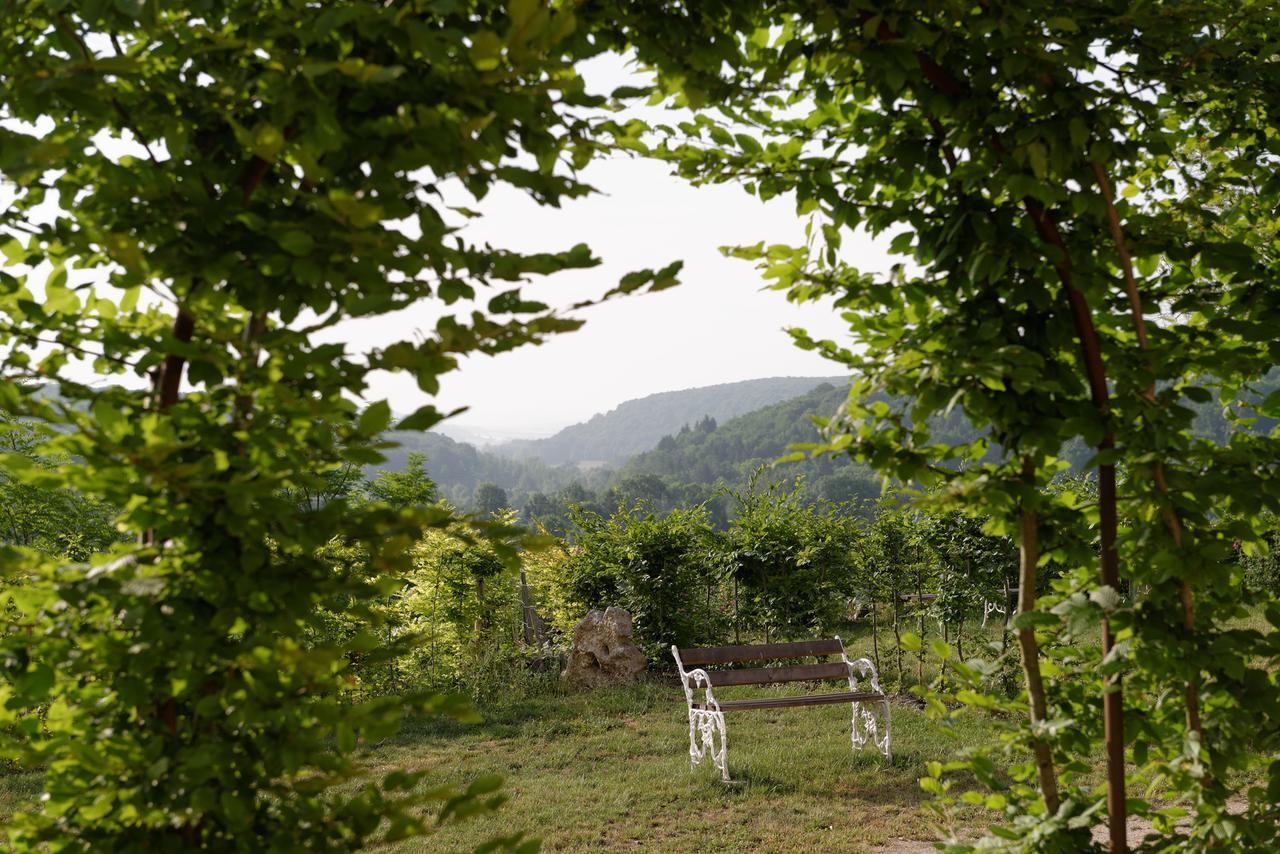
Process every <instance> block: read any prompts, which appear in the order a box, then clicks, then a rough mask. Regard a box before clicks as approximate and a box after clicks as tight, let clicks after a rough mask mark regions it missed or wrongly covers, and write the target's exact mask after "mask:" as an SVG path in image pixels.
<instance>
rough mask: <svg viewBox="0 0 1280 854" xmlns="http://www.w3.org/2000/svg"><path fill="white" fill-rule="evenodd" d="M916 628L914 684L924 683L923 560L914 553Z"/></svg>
mask: <svg viewBox="0 0 1280 854" xmlns="http://www.w3.org/2000/svg"><path fill="white" fill-rule="evenodd" d="M916 628H917V630H918V631H919V632H920V651H919V652H917V653H916V684H917V685H923V684H924V562H923V561H921V560H920V555H919V554H917V555H916Z"/></svg>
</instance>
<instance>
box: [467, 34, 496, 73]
mask: <svg viewBox="0 0 1280 854" xmlns="http://www.w3.org/2000/svg"><path fill="white" fill-rule="evenodd" d="M504 46H505V44H504V42H503V41H502V37H501V36H499V35H498V34H497V33H495V32H492V31H490V30H480V31H479V32H477V33H475V34H474V35H473V36H472V37H471V51H470V55H471V64H472V65H474V66H475V67H476V68H477V69H478V70H480V71H493V70H494V69H495V68H497V67H498V65H499V63H500V62H501V60H502V49H503V47H504Z"/></svg>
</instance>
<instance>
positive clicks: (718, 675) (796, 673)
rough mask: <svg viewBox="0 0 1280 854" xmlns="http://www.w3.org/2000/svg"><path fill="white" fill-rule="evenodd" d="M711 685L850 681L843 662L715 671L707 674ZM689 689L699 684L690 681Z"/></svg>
mask: <svg viewBox="0 0 1280 854" xmlns="http://www.w3.org/2000/svg"><path fill="white" fill-rule="evenodd" d="M707 675H708V676H710V677H711V685H712V687H715V688H723V687H725V686H728V685H773V684H776V683H779V682H809V681H817V680H821V679H848V678H849V668H848V667H847V666H846V665H845V663H844V662H843V661H836V662H833V663H830V664H793V665H789V666H786V667H747V668H743V669H741V670H713V671H711V672H710V673H708V674H707ZM689 687H691V688H696V687H698V686H697V683H696V682H694V680H692V679H691V680H689Z"/></svg>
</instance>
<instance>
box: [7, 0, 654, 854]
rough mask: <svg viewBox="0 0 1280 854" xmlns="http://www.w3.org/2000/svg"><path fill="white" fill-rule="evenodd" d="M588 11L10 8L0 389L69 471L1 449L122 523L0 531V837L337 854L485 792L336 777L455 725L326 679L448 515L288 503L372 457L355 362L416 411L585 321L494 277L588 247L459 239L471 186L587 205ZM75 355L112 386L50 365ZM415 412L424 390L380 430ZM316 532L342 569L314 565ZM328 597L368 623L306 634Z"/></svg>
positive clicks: (375, 457) (488, 782)
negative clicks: (409, 387) (367, 745)
mask: <svg viewBox="0 0 1280 854" xmlns="http://www.w3.org/2000/svg"><path fill="white" fill-rule="evenodd" d="M592 29H593V26H592V25H591V22H590V20H589V19H586V18H583V19H579V18H578V17H577V16H575V14H574V12H573V11H572V10H571V9H568V8H559V9H555V10H551V9H547V8H544V7H542V6H539V5H536V4H531V3H512V4H511V5H510V8H508V5H507V3H505V2H490V0H476V2H468V3H463V4H444V5H443V6H440V7H438V8H437V7H431V8H427V7H423V6H421V5H419V4H384V3H367V2H349V3H342V4H326V5H324V6H323V7H311V6H306V7H304V6H302V5H299V4H297V3H294V2H288V0H269V2H260V0H253V2H249V0H226V2H212V3H202V4H198V5H196V6H192V5H191V4H188V3H176V2H170V0H156V2H148V3H114V4H108V3H83V4H56V3H42V2H34V0H32V2H23V3H21V4H19V5H18V6H15V7H12V8H10V9H9V10H8V12H7V14H6V24H5V26H4V27H3V28H2V29H0V56H4V57H5V60H6V62H5V67H6V69H7V72H6V78H5V82H4V85H3V87H0V114H2V115H3V116H4V119H5V122H4V127H3V128H0V150H2V151H3V155H2V156H0V170H3V175H4V178H5V181H6V185H7V187H6V192H7V193H11V194H12V201H10V202H9V204H8V206H7V209H6V210H5V212H4V213H3V214H0V232H2V233H3V235H4V237H3V238H2V239H0V246H2V247H3V251H4V253H5V255H6V256H7V258H8V261H9V263H10V267H9V268H8V271H6V272H4V273H0V318H3V320H0V353H3V370H4V373H3V377H4V378H3V381H0V409H3V410H4V411H6V412H9V413H12V414H13V415H15V416H17V417H20V418H27V419H32V420H35V421H43V422H46V423H50V424H55V425H57V426H58V428H59V430H60V432H59V433H58V434H57V435H56V436H55V437H53V438H51V439H50V440H49V443H48V446H49V454H50V456H52V457H54V458H56V459H59V460H61V461H62V462H61V463H60V464H58V465H56V466H53V467H44V466H40V465H37V464H36V463H34V462H33V461H31V460H29V459H27V458H25V457H23V456H21V455H14V454H8V455H6V456H5V457H4V458H3V462H4V467H5V469H6V471H7V472H9V473H10V474H12V475H13V477H14V478H15V479H18V480H21V481H23V482H26V483H31V484H35V485H39V486H42V487H45V486H47V487H50V488H74V489H75V490H76V491H77V493H78V494H82V495H85V496H88V497H90V498H93V499H95V500H99V501H103V502H105V503H106V504H107V505H108V506H111V507H115V508H119V512H118V515H117V516H116V518H115V520H114V521H115V524H116V525H118V526H119V527H120V528H121V530H123V531H125V532H127V535H128V538H129V539H128V541H127V542H123V543H120V544H118V545H116V546H115V547H114V548H113V549H112V550H111V551H110V553H108V554H106V555H103V556H101V557H98V558H94V559H93V561H92V564H93V565H92V567H87V566H84V565H82V564H74V563H73V564H66V563H64V562H63V561H60V560H58V559H53V558H46V557H42V556H40V555H38V554H33V553H32V552H30V551H27V550H21V549H13V548H5V549H4V550H2V551H0V567H2V568H3V571H4V573H5V576H6V578H8V579H14V578H19V577H20V578H22V579H23V580H25V581H26V582H27V584H26V586H24V587H23V588H22V595H21V596H17V595H14V594H13V592H12V591H13V589H12V588H6V589H5V592H4V593H3V596H4V598H5V603H4V604H5V608H4V609H3V610H2V611H0V613H3V614H4V619H5V620H6V621H7V623H8V626H7V631H6V632H5V633H4V635H3V638H2V640H0V644H2V645H3V649H2V650H0V653H2V654H0V658H3V659H4V660H5V661H10V662H17V665H15V666H14V667H9V668H6V669H5V671H4V674H3V676H0V680H2V681H0V694H2V695H3V704H2V705H3V719H2V720H3V722H4V723H5V724H9V723H13V724H15V725H16V726H17V728H18V729H17V731H18V732H20V733H21V734H23V735H24V736H25V737H26V738H25V741H23V742H22V743H20V744H18V745H17V746H16V747H14V746H12V745H6V747H5V749H6V751H7V752H14V751H16V752H17V753H19V754H21V756H20V758H22V759H23V760H24V761H26V762H28V763H39V764H41V765H43V766H44V767H45V768H46V772H45V774H46V792H47V795H46V797H44V798H43V799H42V801H41V807H40V809H39V810H38V811H35V812H30V813H22V814H19V815H18V816H15V817H14V819H13V821H12V823H11V824H10V826H9V827H8V828H6V830H7V832H8V834H9V837H8V842H9V844H10V845H12V846H15V847H16V848H18V849H22V850H35V849H41V850H43V849H44V848H45V847H46V846H49V847H54V848H59V849H71V850H96V849H135V848H143V847H154V848H169V849H171V848H179V847H182V848H202V847H207V848H216V849H239V850H267V849H272V850H275V849H279V850H284V849H290V850H294V849H325V850H336V849H345V850H355V849H361V848H364V847H365V846H366V845H367V844H371V843H372V842H374V841H376V840H377V839H378V838H379V837H383V836H389V837H391V838H397V837H403V836H408V835H413V834H418V833H423V832H426V830H427V829H428V828H429V826H430V825H431V824H432V822H431V820H430V819H429V818H426V817H423V816H422V815H421V813H420V812H417V811H416V807H417V806H418V805H421V804H422V803H423V802H424V801H431V800H433V799H439V798H441V797H443V798H445V800H444V801H442V802H440V801H437V802H438V803H441V804H443V806H442V809H441V810H440V812H439V818H441V819H447V818H450V817H456V816H460V815H466V814H468V813H470V812H473V811H475V810H476V809H482V808H485V807H488V806H493V805H494V804H495V803H496V802H497V798H496V796H494V795H493V794H492V793H493V790H494V788H495V787H496V785H497V782H496V781H495V780H493V779H489V778H486V779H482V780H478V781H476V782H475V783H474V784H472V785H471V786H470V787H469V788H467V789H465V790H463V791H457V792H445V791H443V790H437V789H431V790H429V791H425V792H424V791H422V790H420V789H417V788H415V787H416V784H417V782H418V780H419V779H421V777H420V775H419V774H417V773H405V772H402V771H394V772H392V773H390V774H388V775H385V776H382V777H378V778H374V779H367V780H363V781H362V782H361V784H360V785H359V786H358V787H353V788H339V786H340V785H341V784H342V783H344V782H345V781H348V780H350V779H351V778H352V777H354V776H355V775H356V774H357V769H356V767H355V765H354V763H353V761H352V758H351V754H352V750H353V749H354V748H355V746H356V744H357V743H358V741H359V740H360V739H362V738H378V737H382V736H383V735H385V734H388V733H390V732H391V731H393V730H394V729H395V727H396V723H397V721H398V720H399V719H400V717H401V715H402V714H404V713H406V712H409V711H436V712H450V713H456V714H460V715H463V714H468V712H467V711H466V710H465V708H463V707H461V706H458V705H456V704H453V703H452V702H451V701H449V700H447V699H446V698H444V697H440V696H436V695H432V694H427V693H422V692H412V693H410V694H408V695H406V696H403V697H399V698H397V697H389V698H383V699H379V700H377V701H373V702H368V703H358V704H351V703H347V702H345V701H344V700H343V699H342V696H341V693H340V691H339V688H340V686H342V685H343V684H344V674H343V671H344V667H345V666H346V663H345V662H347V660H348V659H347V657H346V653H347V652H348V651H350V650H351V648H352V646H354V647H357V648H367V647H368V645H369V644H372V643H376V640H375V639H374V636H373V634H372V632H373V631H374V630H375V629H376V628H377V612H376V609H373V608H371V607H369V606H370V603H371V602H373V601H375V600H378V599H379V598H380V597H382V596H383V595H384V594H385V593H386V592H387V591H388V590H392V589H395V588H396V587H397V586H398V585H400V584H402V583H403V582H402V578H403V575H404V573H405V572H407V571H408V570H409V569H410V558H409V556H408V552H407V550H406V544H408V543H411V542H413V541H414V540H415V539H416V538H418V537H420V536H421V535H422V532H423V531H424V530H428V529H432V528H440V527H443V526H445V525H447V524H449V522H450V514H449V512H448V510H447V509H445V508H442V507H438V506H421V505H418V506H411V507H405V508H403V509H400V510H395V509H393V508H390V507H388V506H386V505H382V504H379V503H372V504H368V505H366V506H356V505H355V504H354V503H353V502H351V501H349V500H347V499H345V498H343V497H342V496H337V497H334V498H333V499H331V500H326V501H324V502H322V503H320V502H313V503H311V504H310V505H309V506H303V507H301V508H300V507H299V506H298V503H297V502H296V501H294V500H293V499H292V498H291V494H293V493H296V491H298V490H300V489H311V490H313V491H314V489H315V488H316V487H317V485H318V484H319V483H320V482H321V481H323V480H324V479H325V478H326V477H327V476H328V475H329V473H331V472H335V471H339V470H341V469H343V467H344V466H347V465H360V466H363V465H370V464H376V463H378V462H379V461H381V460H382V455H381V453H380V452H379V450H378V447H379V444H380V441H381V440H380V438H379V437H380V436H381V435H382V434H383V432H384V431H385V430H386V429H387V428H388V427H389V426H390V422H391V410H390V407H389V406H388V404H387V403H386V402H385V401H374V402H372V403H371V404H370V405H369V406H368V407H367V408H365V409H363V411H361V412H357V410H356V407H355V405H354V404H353V403H352V401H353V400H355V399H359V398H362V397H364V396H365V395H367V393H368V383H369V379H370V377H371V375H373V374H374V373H376V372H378V371H403V372H407V373H408V374H409V375H411V376H413V377H414V378H415V379H416V380H417V383H418V385H419V387H420V389H421V390H422V391H423V392H424V393H425V394H426V395H428V396H430V395H434V394H436V393H437V391H438V389H439V382H440V376H441V375H442V374H444V373H447V372H448V371H450V370H453V369H454V368H455V367H456V366H457V363H458V360H459V359H461V358H462V357H464V356H466V355H467V354H471V353H487V354H495V353H499V352H503V351H506V350H509V349H511V348H514V347H517V346H520V345H522V344H526V343H533V342H538V341H541V340H544V339H545V338H547V337H548V336H550V335H554V334H556V333H559V332H563V331H566V330H571V329H574V328H577V327H578V326H579V325H580V321H579V320H576V319H574V318H572V317H568V316H564V315H562V314H558V313H555V312H552V311H550V310H549V309H548V308H547V307H546V306H545V305H543V304H541V303H538V302H536V301H533V300H530V299H527V298H526V297H525V296H524V295H523V292H522V290H521V283H522V282H524V281H526V280H527V279H528V278H529V277H531V276H539V275H546V274H551V273H555V272H557V271H560V270H565V269H574V268H584V267H590V266H592V265H594V264H595V263H596V259H595V258H593V257H592V255H591V252H590V251H589V249H588V248H587V247H586V246H582V245H579V246H574V247H572V248H568V249H557V250H555V251H548V252H539V253H532V254H522V253H519V252H513V251H509V250H505V249H502V248H496V247H492V246H489V245H475V244H471V243H468V242H467V241H466V240H465V238H464V237H462V236H461V235H460V234H459V233H458V228H459V226H460V225H461V223H462V222H463V221H464V219H465V218H466V217H468V216H471V215H472V214H471V213H470V211H469V209H467V207H466V203H467V202H470V201H471V200H473V199H478V198H481V197H483V196H484V195H485V194H486V193H487V192H488V191H489V190H490V189H491V188H492V187H494V186H496V185H499V184H507V185H510V186H513V187H516V188H518V189H519V190H521V191H523V192H526V193H528V194H529V195H530V196H531V197H532V198H533V199H534V200H536V201H537V202H539V203H543V204H551V205H555V204H558V203H560V201H562V200H564V199H569V198H573V197H576V196H581V195H583V194H585V193H587V192H589V188H588V187H587V186H586V185H585V184H583V183H581V182H580V181H579V180H578V179H577V178H576V177H575V176H576V170H577V169H579V168H581V167H582V166H583V165H585V164H586V163H587V162H588V161H589V160H590V159H591V157H592V156H593V155H594V154H595V153H596V152H597V151H598V150H599V148H600V145H599V143H598V142H597V140H596V138H595V136H594V133H593V127H592V123H593V121H595V120H594V119H593V118H592V117H591V116H590V115H589V114H588V113H587V112H584V111H585V110H589V109H590V108H593V107H595V106H597V105H598V104H599V103H600V99H598V98H595V97H592V96H589V95H587V94H586V93H585V92H584V88H583V84H582V81H581V79H580V78H579V77H578V76H577V74H576V72H575V71H574V63H575V62H576V61H578V60H580V59H582V58H584V57H588V56H592V55H594V54H595V53H597V52H598V51H599V50H600V49H601V46H600V40H597V39H593V38H592V36H591V30H592ZM45 202H49V203H50V204H49V205H48V206H45V204H44V203H45ZM37 208H40V212H39V215H37ZM677 269H678V265H672V266H670V267H668V268H665V269H663V270H660V271H657V272H652V271H638V272H636V273H633V274H629V275H628V276H626V277H625V278H624V280H623V281H622V282H621V283H620V284H619V285H618V286H617V287H616V288H614V289H613V290H611V291H610V292H609V293H608V294H607V295H606V296H613V295H619V294H623V293H630V292H635V291H638V290H642V289H645V288H650V287H666V286H669V285H671V284H674V275H675V272H676V270H677ZM420 300H431V301H433V303H434V304H435V307H436V309H437V310H438V311H437V314H438V315H439V320H438V321H437V322H436V325H435V327H434V328H432V329H428V330H426V331H425V333H420V334H418V335H416V336H414V337H413V338H412V339H406V340H394V336H392V337H391V339H390V340H385V341H380V342H378V343H377V344H376V345H374V346H370V347H369V348H367V349H361V348H359V347H353V346H344V345H342V344H336V343H327V342H323V341H321V340H320V339H319V337H318V334H319V333H321V332H324V331H326V330H330V329H332V328H334V327H335V326H338V325H339V324H342V323H343V322H345V321H348V320H350V319H353V318H357V317H358V318H365V319H369V318H377V317H379V316H384V315H386V314H388V313H390V312H393V311H397V310H400V309H403V308H406V307H407V306H410V305H412V304H414V303H416V302H418V301H420ZM77 362H81V363H83V364H86V365H87V366H89V367H90V368H92V369H93V370H94V371H96V372H97V373H98V374H100V375H107V376H109V377H111V378H112V379H113V380H116V381H118V384H107V385H97V386H89V385H86V384H83V383H81V382H77V381H76V377H77V376H83V375H82V374H80V373H78V372H77V369H76V363H77ZM30 380H40V381H54V382H55V383H56V384H57V386H58V389H59V390H60V392H61V394H62V395H63V397H62V398H60V399H48V398H45V397H42V396H39V395H35V394H32V393H31V390H30V389H29V388H27V387H24V386H22V385H20V384H19V383H20V382H21V381H30ZM140 386H145V387H140ZM440 418H441V414H440V413H439V412H437V410H436V408H435V407H434V406H433V405H431V404H428V405H426V406H423V407H421V408H419V409H418V410H417V411H416V412H414V413H412V414H411V415H409V416H408V417H407V418H406V419H404V420H403V421H402V422H401V423H400V424H399V425H398V426H399V428H400V429H402V430H421V429H424V428H427V427H430V426H432V425H433V424H435V423H437V422H438V421H439V420H440ZM71 460H74V461H75V462H74V464H72V463H71V462H70V461H71ZM500 529H501V532H505V527H504V526H500ZM495 532H498V529H495ZM335 538H336V539H337V540H338V541H339V542H341V543H342V544H343V545H344V547H349V548H351V549H352V550H353V552H354V553H356V554H359V555H361V559H360V560H358V561H353V562H352V563H351V564H350V565H349V566H345V567H335V566H333V565H332V564H330V563H329V562H327V561H326V560H324V558H323V554H322V553H321V551H320V550H321V549H322V548H323V547H324V546H325V545H326V544H327V543H329V542H330V541H331V540H332V539H335ZM494 547H495V548H496V549H497V550H498V551H497V553H498V554H499V555H500V556H501V557H502V558H503V559H506V560H510V559H512V558H513V551H512V549H511V547H510V546H509V545H506V544H504V543H503V541H502V540H501V539H499V540H497V541H496V544H495V546H494ZM326 609H328V610H333V609H338V610H342V611H343V612H344V613H350V614H356V615H359V614H365V615H366V616H367V619H368V620H369V625H368V627H367V628H366V629H365V630H362V631H359V632H356V633H355V634H354V636H353V637H352V638H351V639H350V641H349V642H347V641H333V642H331V643H330V642H320V643H312V639H313V638H314V637H315V633H314V632H313V631H312V629H313V628H315V627H316V626H317V624H318V622H319V621H320V620H321V619H322V618H321V616H320V615H321V614H322V613H324V612H325V611H326ZM15 624H21V625H25V626H35V627H36V629H35V630H34V631H32V630H15V629H14V625H15ZM408 640H409V639H406V641H405V642H406V643H407V642H408ZM386 652H387V653H388V654H394V653H395V652H396V649H389V650H386ZM44 710H47V711H48V713H47V714H45V713H44ZM454 795H456V796H457V797H456V799H454Z"/></svg>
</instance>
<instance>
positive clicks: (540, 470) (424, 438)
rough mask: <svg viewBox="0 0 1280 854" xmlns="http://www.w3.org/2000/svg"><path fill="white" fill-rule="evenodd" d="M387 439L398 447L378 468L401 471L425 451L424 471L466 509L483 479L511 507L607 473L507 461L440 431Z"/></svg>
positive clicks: (401, 434)
mask: <svg viewBox="0 0 1280 854" xmlns="http://www.w3.org/2000/svg"><path fill="white" fill-rule="evenodd" d="M387 438H388V439H390V440H392V441H394V442H399V443H400V447H398V448H391V449H389V450H386V451H384V452H383V453H384V454H385V455H386V457H387V461H386V462H385V463H382V464H381V465H379V466H377V468H379V469H390V470H393V471H401V470H403V469H404V468H405V461H406V460H407V458H408V456H409V454H411V453H415V452H416V453H421V454H426V456H427V472H428V473H429V474H430V475H431V478H432V479H433V480H434V481H435V482H436V485H437V486H438V487H439V488H440V493H441V495H442V496H443V497H445V498H447V499H449V501H450V502H452V503H453V504H455V505H457V506H459V507H464V508H469V507H470V506H471V500H472V496H473V495H474V493H475V490H476V487H478V486H479V485H480V484H482V483H492V484H496V485H498V486H500V487H502V488H503V489H505V490H506V491H507V493H508V494H509V496H510V497H511V499H512V504H513V506H517V507H518V506H520V502H521V501H522V500H523V498H524V497H525V496H527V495H529V494H531V493H535V492H555V491H557V490H559V489H561V488H562V487H565V486H568V485H569V484H571V483H580V484H584V485H590V486H598V485H600V484H601V483H602V482H603V481H604V479H606V478H607V477H608V475H609V472H607V471H599V472H595V473H591V472H586V473H584V472H582V471H579V470H578V468H577V467H576V466H548V465H546V464H545V463H543V462H541V461H539V460H515V459H511V458H510V457H504V456H500V455H498V454H493V453H489V452H487V451H482V450H477V449H476V447H475V446H474V445H469V444H467V443H466V442H457V441H454V440H453V439H450V438H449V437H448V436H445V435H444V434H442V433H418V432H402V431H398V430H395V431H392V432H390V433H389V434H387Z"/></svg>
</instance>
